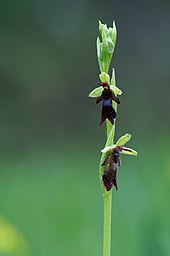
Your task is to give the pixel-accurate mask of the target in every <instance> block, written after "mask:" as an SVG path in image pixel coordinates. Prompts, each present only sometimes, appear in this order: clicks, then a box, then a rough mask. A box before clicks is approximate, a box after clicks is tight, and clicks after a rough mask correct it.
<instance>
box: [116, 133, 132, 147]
mask: <svg viewBox="0 0 170 256" xmlns="http://www.w3.org/2000/svg"><path fill="white" fill-rule="evenodd" d="M130 139H131V135H130V134H129V133H126V134H125V135H123V136H122V137H120V139H119V140H118V141H117V142H116V145H117V146H124V145H125V144H126V143H127V142H128V141H129V140H130Z"/></svg>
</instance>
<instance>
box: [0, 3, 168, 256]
mask: <svg viewBox="0 0 170 256" xmlns="http://www.w3.org/2000/svg"><path fill="white" fill-rule="evenodd" d="M169 8H170V2H169V1H168V0H165V1H139V0H137V1H134V0H133V1H127V2H126V1H124V2H123V1H118V0H115V1H97V0H95V1H90V0H86V1H85V0H82V1H78V0H75V1H71V2H69V1H67V2H66V1H58V0H56V1H54V0H49V1H47V0H41V1H40V0H37V1H27V0H22V1H21V0H17V1H12V0H8V1H6V0H2V1H1V3H0V87H1V93H0V216H1V217H2V218H3V220H4V221H5V223H6V225H10V227H11V230H12V232H13V234H15V235H16V237H18V236H19V238H18V239H19V240H20V239H21V240H22V241H24V242H23V243H24V244H26V247H24V248H28V250H27V249H24V251H23V247H22V246H19V247H20V249H19V251H18V252H17V251H15V250H12V251H10V250H9V248H8V249H6V251H4V249H3V250H2V247H3V248H5V247H4V246H5V243H3V240H2V239H1V240H0V245H1V247H0V250H1V251H0V256H4V255H10V256H11V254H12V256H20V255H22V256H24V253H25V254H26V253H27V254H29V255H31V256H39V255H41V256H47V255H62V256H66V255H74V256H76V255H82V256H85V255H89V256H91V255H93V256H94V255H101V253H102V224H101V223H102V195H101V190H100V184H99V180H98V162H99V159H100V150H101V149H102V148H103V146H104V145H103V143H104V141H105V138H104V137H103V134H104V132H103V130H104V129H105V128H104V125H103V126H102V127H100V126H99V122H100V107H99V106H96V105H95V102H94V100H93V99H89V98H88V97H87V96H88V93H89V92H90V91H92V89H94V88H95V87H96V85H97V82H98V79H99V78H98V74H99V68H98V66H97V58H96V37H97V35H98V20H99V19H100V20H101V21H102V22H107V24H108V25H109V26H110V25H111V24H112V21H113V19H114V20H115V21H116V25H117V28H118V37H117V46H116V49H115V54H114V57H113V63H112V66H114V67H115V69H116V77H117V86H118V87H119V88H120V89H122V91H123V94H122V96H121V97H120V100H121V105H120V107H119V115H118V119H117V128H116V132H117V134H116V139H117V138H119V136H121V135H123V134H125V133H126V132H129V133H131V134H133V138H132V143H131V146H132V147H133V148H135V149H136V150H137V151H138V153H139V156H138V157H137V158H135V159H131V157H126V158H124V156H122V166H121V167H120V172H119V191H118V192H114V194H113V229H112V230H113V235H112V252H113V255H114V254H115V255H117V256H119V255H120V256H122V255H125V256H129V255H130V256H136V255H139V256H140V255H141V256H143V255H145V256H160V255H162V256H164V255H165V256H169V255H170V245H169V240H170V221H169V216H170V207H169V193H170V171H169V169H170V161H169V145H168V143H169V139H170V136H169V130H170V129H169V128H170V120H169V107H170V101H169V93H170V86H169V81H170V74H169V66H170V58H169V45H170V33H169V24H170V15H169ZM127 146H128V145H127ZM2 231H3V229H2V226H0V237H1V234H2ZM8 234H10V232H9V233H8ZM3 239H4V236H3ZM8 242H9V244H10V242H11V243H12V240H11V241H6V245H7V244H8ZM2 243H3V245H2ZM17 250H18V249H17ZM26 250H27V252H26ZM16 254H18V255H16Z"/></svg>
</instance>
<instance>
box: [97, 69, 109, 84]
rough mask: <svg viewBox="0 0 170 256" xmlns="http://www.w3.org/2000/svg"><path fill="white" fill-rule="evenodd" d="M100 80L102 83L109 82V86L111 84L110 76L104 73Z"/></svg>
mask: <svg viewBox="0 0 170 256" xmlns="http://www.w3.org/2000/svg"><path fill="white" fill-rule="evenodd" d="M99 78H100V80H101V81H102V82H107V83H108V84H110V76H109V75H108V74H106V73H105V72H102V73H101V74H100V75H99Z"/></svg>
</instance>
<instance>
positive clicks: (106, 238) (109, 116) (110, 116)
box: [89, 21, 137, 256]
mask: <svg viewBox="0 0 170 256" xmlns="http://www.w3.org/2000/svg"><path fill="white" fill-rule="evenodd" d="M99 32H100V34H101V39H100V38H99V37H97V58H98V63H99V68H100V72H101V73H100V74H99V78H100V82H99V85H100V86H99V87H97V88H95V89H93V90H92V92H91V93H90V94H89V97H92V98H96V103H97V104H98V103H100V102H102V113H101V122H100V124H103V123H104V122H105V121H106V130H107V138H106V144H105V147H104V148H103V149H102V150H101V152H102V155H101V160H100V166H99V178H100V182H101V188H102V192H103V198H104V230H103V256H110V251H111V205H112V188H113V186H114V187H115V188H116V190H118V185H117V172H118V168H119V166H120V163H121V161H120V154H127V155H133V156H137V152H136V151H135V150H133V149H131V148H129V147H125V146H124V145H125V144H126V143H127V142H128V141H129V140H130V139H131V135H130V134H128V133H127V134H125V135H124V136H122V137H121V138H119V139H118V141H117V142H116V143H114V136H115V123H116V122H115V121H116V118H117V105H118V104H120V100H119V99H118V96H120V95H121V94H122V90H121V89H119V88H118V87H117V86H116V79H115V70H114V68H113V69H112V77H111V79H110V75H109V74H108V72H109V67H110V63H111V59H112V56H113V53H114V49H115V45H116V38H117V30H116V25H115V22H113V26H112V27H109V28H108V27H107V25H106V24H102V23H101V21H99Z"/></svg>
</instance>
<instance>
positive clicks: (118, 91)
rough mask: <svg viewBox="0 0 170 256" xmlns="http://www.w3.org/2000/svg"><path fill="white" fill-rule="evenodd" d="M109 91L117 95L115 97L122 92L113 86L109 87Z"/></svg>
mask: <svg viewBox="0 0 170 256" xmlns="http://www.w3.org/2000/svg"><path fill="white" fill-rule="evenodd" d="M110 89H111V90H112V91H113V92H114V93H115V94H117V95H121V94H122V91H121V90H120V89H119V88H118V87H116V86H114V85H112V84H111V85H110Z"/></svg>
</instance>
